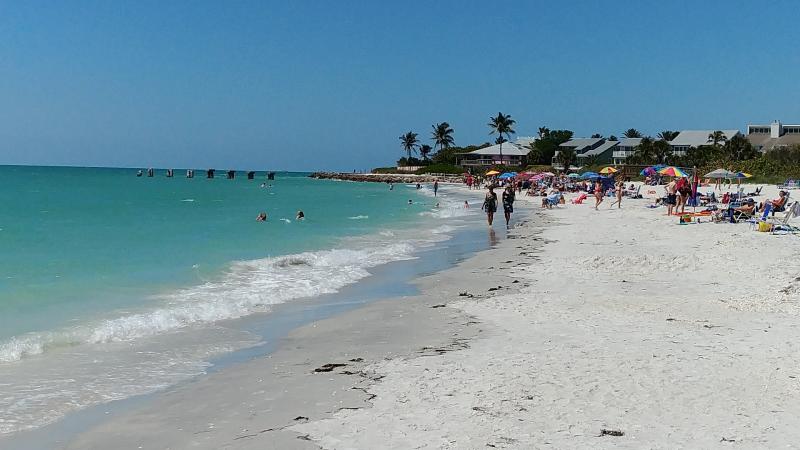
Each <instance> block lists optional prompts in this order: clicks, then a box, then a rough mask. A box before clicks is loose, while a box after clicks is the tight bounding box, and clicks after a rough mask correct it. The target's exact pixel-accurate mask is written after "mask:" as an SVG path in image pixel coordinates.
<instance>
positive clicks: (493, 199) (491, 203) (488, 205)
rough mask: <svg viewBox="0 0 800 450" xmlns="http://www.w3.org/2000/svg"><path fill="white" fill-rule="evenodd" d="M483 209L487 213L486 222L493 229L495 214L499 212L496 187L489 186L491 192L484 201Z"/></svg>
mask: <svg viewBox="0 0 800 450" xmlns="http://www.w3.org/2000/svg"><path fill="white" fill-rule="evenodd" d="M481 209H482V210H484V211H486V220H487V221H488V222H489V226H490V227H491V226H492V222H493V221H494V213H495V212H497V194H495V192H494V186H489V192H487V193H486V198H484V199H483V205H481Z"/></svg>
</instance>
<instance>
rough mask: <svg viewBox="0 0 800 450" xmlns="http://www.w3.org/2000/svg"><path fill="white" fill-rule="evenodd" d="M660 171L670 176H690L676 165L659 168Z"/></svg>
mask: <svg viewBox="0 0 800 450" xmlns="http://www.w3.org/2000/svg"><path fill="white" fill-rule="evenodd" d="M658 173H660V174H661V175H666V176H668V177H685V176H688V175H686V173H685V172H684V171H682V170H681V169H679V168H677V167H675V166H668V167H664V168H663V169H661V170H659V171H658Z"/></svg>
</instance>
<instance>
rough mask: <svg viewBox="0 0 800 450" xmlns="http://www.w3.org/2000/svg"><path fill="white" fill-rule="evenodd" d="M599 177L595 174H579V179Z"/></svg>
mask: <svg viewBox="0 0 800 450" xmlns="http://www.w3.org/2000/svg"><path fill="white" fill-rule="evenodd" d="M599 176H600V175H598V174H597V172H583V173H582V174H581V178H597V177H599Z"/></svg>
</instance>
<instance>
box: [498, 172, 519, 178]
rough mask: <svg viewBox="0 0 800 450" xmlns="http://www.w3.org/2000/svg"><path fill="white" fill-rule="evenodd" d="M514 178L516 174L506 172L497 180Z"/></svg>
mask: <svg viewBox="0 0 800 450" xmlns="http://www.w3.org/2000/svg"><path fill="white" fill-rule="evenodd" d="M515 176H517V172H506V173H504V174H502V175H500V176H499V177H497V178H500V179H506V178H514V177H515Z"/></svg>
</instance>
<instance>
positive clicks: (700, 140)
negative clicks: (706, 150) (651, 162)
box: [670, 130, 739, 147]
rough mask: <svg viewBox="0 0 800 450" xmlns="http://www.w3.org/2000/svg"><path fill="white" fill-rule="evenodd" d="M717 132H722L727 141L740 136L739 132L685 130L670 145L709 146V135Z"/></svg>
mask: <svg viewBox="0 0 800 450" xmlns="http://www.w3.org/2000/svg"><path fill="white" fill-rule="evenodd" d="M715 131H722V133H723V134H724V135H725V138H727V139H730V138H732V137H734V136H736V135H737V134H739V130H684V131H681V132H680V133H678V135H677V136H676V137H675V139H673V140H672V141H670V145H672V146H688V147H699V146H701V145H709V144H711V141H709V140H708V135H709V134H711V133H713V132H715Z"/></svg>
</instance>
